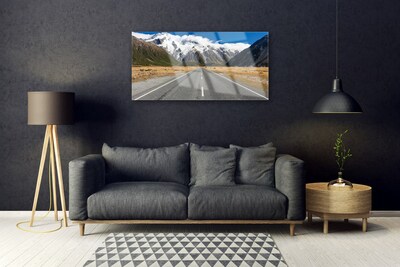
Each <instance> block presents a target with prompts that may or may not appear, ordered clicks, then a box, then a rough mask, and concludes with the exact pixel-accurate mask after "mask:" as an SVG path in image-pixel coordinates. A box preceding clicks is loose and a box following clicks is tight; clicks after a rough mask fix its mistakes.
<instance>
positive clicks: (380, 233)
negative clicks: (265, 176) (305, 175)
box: [0, 211, 400, 266]
mask: <svg viewBox="0 0 400 267" xmlns="http://www.w3.org/2000/svg"><path fill="white" fill-rule="evenodd" d="M40 214H43V213H40V212H39V213H38V215H40ZM29 215H30V212H26V211H24V212H10V211H0V237H1V238H0V266H82V265H83V264H84V263H85V262H86V260H87V259H88V258H89V257H90V256H91V254H92V253H93V252H94V250H95V249H96V248H97V247H98V246H99V245H100V244H101V243H102V241H103V240H104V239H105V237H106V236H107V235H108V233H112V232H267V233H270V234H272V236H273V238H274V240H275V242H276V243H277V245H278V247H279V249H280V250H281V252H282V254H283V256H284V257H285V259H286V261H287V263H288V264H289V266H400V218H399V217H386V218H383V217H375V218H371V219H370V220H369V225H368V232H367V233H363V232H361V221H360V220H350V222H349V223H344V222H339V221H337V222H332V223H330V225H329V226H330V229H329V230H330V233H329V234H328V235H324V234H323V233H322V223H321V221H319V220H317V219H315V220H314V223H313V224H311V225H310V224H307V223H305V224H304V225H303V226H298V227H296V236H295V237H291V236H289V226H287V225H269V226H229V225H228V226H226V225H208V226H207V225H206V226H201V225H191V226H188V225H186V226H185V225H181V226H171V225H167V226H152V225H144V226H135V225H113V226H109V225H88V226H87V229H86V232H87V236H85V237H80V236H79V233H78V232H79V230H78V226H77V225H71V226H69V227H68V228H67V229H62V230H60V231H57V232H54V233H49V234H33V233H29V232H23V231H21V230H18V229H17V228H16V227H15V224H16V223H17V222H19V221H21V220H27V219H28V218H29ZM60 215H61V214H60ZM51 219H52V216H51V215H49V216H48V217H47V218H46V219H44V220H43V221H41V222H38V224H39V225H42V226H40V227H36V228H35V229H40V230H43V229H51V228H52V227H53V228H54V227H55V226H57V224H54V222H53V221H52V220H51Z"/></svg>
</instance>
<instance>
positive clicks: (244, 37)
mask: <svg viewBox="0 0 400 267" xmlns="http://www.w3.org/2000/svg"><path fill="white" fill-rule="evenodd" d="M141 33H146V34H155V33H157V32H141ZM169 33H170V34H174V35H180V36H182V35H188V34H192V35H199V36H202V37H206V38H208V39H210V40H213V41H220V43H247V44H252V43H254V42H255V41H257V40H258V39H260V38H261V37H263V36H265V35H267V34H268V32H169Z"/></svg>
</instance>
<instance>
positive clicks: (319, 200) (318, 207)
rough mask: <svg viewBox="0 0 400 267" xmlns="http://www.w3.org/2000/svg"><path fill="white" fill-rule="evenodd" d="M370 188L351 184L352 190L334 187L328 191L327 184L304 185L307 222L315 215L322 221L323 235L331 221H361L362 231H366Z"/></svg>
mask: <svg viewBox="0 0 400 267" xmlns="http://www.w3.org/2000/svg"><path fill="white" fill-rule="evenodd" d="M371 193H372V188H371V187H370V186H366V185H361V184H353V188H351V189H349V188H342V187H334V188H332V187H331V188H330V189H328V183H327V182H326V183H309V184H306V209H307V212H308V222H312V216H313V215H316V216H318V217H320V218H321V219H322V220H324V234H327V233H328V224H329V220H331V219H344V220H345V221H348V219H350V218H361V219H362V230H363V232H366V231H367V218H368V217H369V214H370V211H371Z"/></svg>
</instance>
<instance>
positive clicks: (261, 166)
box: [230, 143, 276, 187]
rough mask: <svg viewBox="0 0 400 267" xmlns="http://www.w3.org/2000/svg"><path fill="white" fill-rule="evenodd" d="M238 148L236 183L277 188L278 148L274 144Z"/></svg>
mask: <svg viewBox="0 0 400 267" xmlns="http://www.w3.org/2000/svg"><path fill="white" fill-rule="evenodd" d="M230 147H232V148H236V149H237V150H238V152H237V169H236V174H235V181H236V183H237V184H251V185H265V186H270V187H275V175H274V174H275V170H274V164H275V156H276V148H275V147H273V144H272V143H268V144H266V145H262V146H259V147H240V146H236V145H230Z"/></svg>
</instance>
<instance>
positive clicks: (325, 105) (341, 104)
mask: <svg viewBox="0 0 400 267" xmlns="http://www.w3.org/2000/svg"><path fill="white" fill-rule="evenodd" d="M338 2H339V0H336V78H335V79H334V80H333V87H332V91H331V92H330V93H328V94H327V95H325V96H323V97H322V98H321V99H320V100H318V102H317V103H316V104H315V106H314V109H313V113H338V114H344V113H351V114H355V113H362V109H361V107H360V105H359V104H358V102H357V101H356V100H355V99H354V98H353V97H352V96H351V95H349V94H347V93H345V92H344V91H343V86H342V80H341V79H339V3H338Z"/></svg>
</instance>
